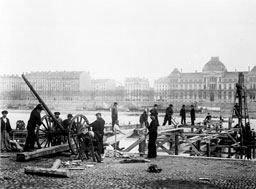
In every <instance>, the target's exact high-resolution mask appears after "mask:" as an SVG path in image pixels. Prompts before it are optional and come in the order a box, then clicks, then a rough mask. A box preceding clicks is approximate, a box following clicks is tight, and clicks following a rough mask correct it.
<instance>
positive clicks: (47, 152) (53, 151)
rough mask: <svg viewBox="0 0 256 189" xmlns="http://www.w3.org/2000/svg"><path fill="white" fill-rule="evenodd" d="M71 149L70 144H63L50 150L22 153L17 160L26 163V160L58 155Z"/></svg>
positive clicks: (43, 149)
mask: <svg viewBox="0 0 256 189" xmlns="http://www.w3.org/2000/svg"><path fill="white" fill-rule="evenodd" d="M69 149H70V148H69V145H68V144H62V145H57V146H52V147H49V148H42V149H39V150H36V151H33V152H22V153H18V154H17V156H16V160H17V161H26V160H30V159H34V158H38V157H42V156H46V155H51V154H56V153H59V152H64V151H68V150H69Z"/></svg>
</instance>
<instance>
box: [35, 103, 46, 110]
mask: <svg viewBox="0 0 256 189" xmlns="http://www.w3.org/2000/svg"><path fill="white" fill-rule="evenodd" d="M36 109H37V110H43V109H44V108H43V106H42V104H37V106H36Z"/></svg>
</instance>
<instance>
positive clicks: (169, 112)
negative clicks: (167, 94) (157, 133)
mask: <svg viewBox="0 0 256 189" xmlns="http://www.w3.org/2000/svg"><path fill="white" fill-rule="evenodd" d="M172 107H173V105H172V104H170V105H169V107H168V108H166V110H165V116H164V123H163V125H165V124H166V123H167V121H168V125H171V124H172V114H173V109H172Z"/></svg>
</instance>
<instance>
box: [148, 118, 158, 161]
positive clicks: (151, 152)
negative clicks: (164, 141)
mask: <svg viewBox="0 0 256 189" xmlns="http://www.w3.org/2000/svg"><path fill="white" fill-rule="evenodd" d="M150 118H151V120H152V121H151V122H150V125H149V126H148V131H149V142H148V158H156V156H157V152H156V139H157V128H158V126H159V123H158V121H157V120H156V118H155V115H153V114H150Z"/></svg>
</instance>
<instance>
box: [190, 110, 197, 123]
mask: <svg viewBox="0 0 256 189" xmlns="http://www.w3.org/2000/svg"><path fill="white" fill-rule="evenodd" d="M190 118H191V125H195V120H196V113H195V108H194V106H193V105H191V110H190Z"/></svg>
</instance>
